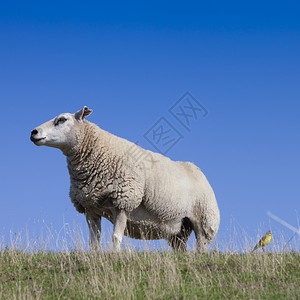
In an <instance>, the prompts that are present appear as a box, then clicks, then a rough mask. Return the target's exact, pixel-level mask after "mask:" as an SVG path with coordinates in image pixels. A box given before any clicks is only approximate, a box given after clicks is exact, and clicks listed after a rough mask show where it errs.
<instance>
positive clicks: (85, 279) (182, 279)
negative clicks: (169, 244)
mask: <svg viewBox="0 0 300 300" xmlns="http://www.w3.org/2000/svg"><path fill="white" fill-rule="evenodd" d="M299 283H300V254H299V252H297V253H262V252H257V253H253V254H252V253H248V254H240V253H229V252H228V253H218V252H211V253H208V254H201V253H197V252H187V253H173V252H169V251H164V252H149V251H147V252H134V251H132V252H130V251H124V252H122V253H111V252H98V253H97V252H87V251H76V250H74V251H71V252H68V251H65V252H44V251H40V252H32V253H30V252H24V251H21V250H12V249H3V250H2V251H0V298H1V299H299V295H300V284H299Z"/></svg>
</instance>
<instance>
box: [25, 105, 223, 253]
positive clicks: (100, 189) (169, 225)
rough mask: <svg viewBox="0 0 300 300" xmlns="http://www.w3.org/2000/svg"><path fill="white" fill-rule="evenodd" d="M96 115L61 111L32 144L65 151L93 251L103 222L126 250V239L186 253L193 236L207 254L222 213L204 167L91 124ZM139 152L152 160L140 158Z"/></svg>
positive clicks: (39, 129) (40, 129)
mask: <svg viewBox="0 0 300 300" xmlns="http://www.w3.org/2000/svg"><path fill="white" fill-rule="evenodd" d="M91 113H92V110H91V109H89V108H88V107H86V106H84V107H83V108H82V109H81V110H79V111H77V112H76V113H75V114H70V113H63V114H60V115H58V116H57V117H55V118H54V119H52V120H50V121H48V122H46V123H44V124H42V125H40V126H39V127H36V128H35V129H33V130H32V132H31V137H30V138H31V141H32V142H33V143H34V144H35V145H37V146H42V145H44V146H48V147H54V148H58V149H60V150H61V151H62V152H63V154H64V155H65V156H66V158H67V165H68V170H69V174H70V179H71V186H70V198H71V201H72V203H73V204H74V206H75V208H76V210H77V211H78V212H79V213H83V214H85V216H86V221H87V224H88V226H89V231H90V247H91V249H97V250H98V249H99V243H100V233H101V217H104V218H106V219H108V220H109V221H110V222H111V223H112V224H113V234H112V242H113V246H114V249H115V251H120V250H121V242H122V238H123V236H124V235H126V236H128V237H131V238H135V239H144V240H145V239H149V240H152V239H166V240H167V241H168V244H169V245H170V246H171V247H172V248H173V250H174V251H186V250H187V240H188V238H189V236H190V234H191V233H192V231H194V233H195V237H196V249H197V250H198V251H201V252H206V251H208V246H209V244H210V242H211V241H212V239H213V237H214V236H215V235H216V233H217V231H218V228H219V223H220V213H219V208H218V205H217V202H216V198H215V195H214V192H213V189H212V188H211V186H210V184H209V183H208V181H207V179H206V177H205V175H204V174H203V173H202V172H201V170H200V169H199V168H198V167H197V166H195V165H194V164H193V163H191V162H182V161H172V160H171V159H170V158H168V157H166V156H164V155H162V154H159V153H154V152H152V151H149V150H146V149H143V148H141V147H139V146H138V145H136V144H134V143H132V142H130V141H127V140H126V139H123V138H120V137H117V136H115V135H113V134H111V133H109V132H107V131H105V130H103V129H101V128H100V127H98V126H97V125H96V124H94V123H91V122H89V121H87V120H86V117H88V116H89V115H90V114H91ZM133 151H139V152H140V153H142V154H144V157H146V156H148V157H151V159H143V160H141V161H137V160H136V159H134V157H133V155H131V153H132V152H133Z"/></svg>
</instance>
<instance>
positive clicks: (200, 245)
mask: <svg viewBox="0 0 300 300" xmlns="http://www.w3.org/2000/svg"><path fill="white" fill-rule="evenodd" d="M193 229H194V232H195V237H196V249H197V251H199V252H207V251H208V246H209V243H210V240H208V239H207V237H206V234H205V232H204V230H203V228H202V225H201V223H198V222H197V223H193Z"/></svg>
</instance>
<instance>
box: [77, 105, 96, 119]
mask: <svg viewBox="0 0 300 300" xmlns="http://www.w3.org/2000/svg"><path fill="white" fill-rule="evenodd" d="M92 112H93V111H92V110H91V109H89V108H88V107H87V106H84V107H83V108H82V109H81V110H79V111H77V112H76V113H75V119H76V120H78V121H82V120H84V119H85V118H86V117H87V116H89V115H90V114H91V113H92Z"/></svg>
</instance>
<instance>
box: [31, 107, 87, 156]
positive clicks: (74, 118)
mask: <svg viewBox="0 0 300 300" xmlns="http://www.w3.org/2000/svg"><path fill="white" fill-rule="evenodd" d="M91 113H92V110H90V109H89V108H87V107H86V106H84V107H83V108H82V109H81V110H79V111H77V112H76V113H75V114H69V113H63V114H60V115H58V116H57V117H55V118H54V119H52V120H50V121H48V122H46V123H44V124H42V125H40V126H38V127H36V128H35V129H33V130H32V132H31V136H30V139H31V141H32V142H34V143H35V144H36V145H37V146H43V145H44V146H48V147H54V148H58V149H61V150H62V151H68V149H70V148H72V147H73V146H74V143H76V141H77V138H78V132H79V130H80V126H81V125H82V123H83V121H84V119H85V118H86V117H87V116H88V115H90V114H91Z"/></svg>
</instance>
